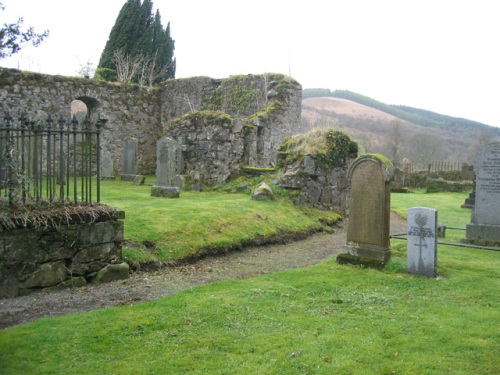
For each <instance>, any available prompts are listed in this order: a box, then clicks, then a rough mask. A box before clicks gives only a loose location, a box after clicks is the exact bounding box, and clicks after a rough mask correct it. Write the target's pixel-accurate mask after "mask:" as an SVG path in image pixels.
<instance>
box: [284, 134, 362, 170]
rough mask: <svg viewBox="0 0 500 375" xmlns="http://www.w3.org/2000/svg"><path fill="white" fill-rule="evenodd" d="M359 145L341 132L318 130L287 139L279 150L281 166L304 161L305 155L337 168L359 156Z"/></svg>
mask: <svg viewBox="0 0 500 375" xmlns="http://www.w3.org/2000/svg"><path fill="white" fill-rule="evenodd" d="M357 151H358V146H357V143H356V142H354V141H353V140H351V138H350V137H349V136H348V135H347V134H345V133H343V132H340V131H337V130H334V129H318V130H314V131H311V132H308V133H303V134H297V135H294V136H292V137H290V138H286V139H285V140H284V142H283V143H282V144H281V146H280V147H279V149H278V155H279V156H280V157H281V160H280V165H281V164H290V163H293V162H294V161H297V160H298V161H302V160H303V159H304V156H305V155H311V156H312V157H313V158H314V159H315V160H316V161H318V162H320V163H323V164H324V165H325V166H327V167H329V168H335V167H338V166H340V165H342V164H343V163H345V162H346V160H347V159H348V158H349V157H354V156H355V155H356V154H357Z"/></svg>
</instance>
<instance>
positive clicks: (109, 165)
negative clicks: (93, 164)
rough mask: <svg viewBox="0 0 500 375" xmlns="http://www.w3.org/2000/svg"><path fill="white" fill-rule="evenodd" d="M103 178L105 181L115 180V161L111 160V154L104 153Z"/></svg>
mask: <svg viewBox="0 0 500 375" xmlns="http://www.w3.org/2000/svg"><path fill="white" fill-rule="evenodd" d="M101 178H102V179H103V180H114V179H115V176H114V174H113V159H112V158H111V153H110V152H109V151H108V152H104V153H103V154H102V156H101Z"/></svg>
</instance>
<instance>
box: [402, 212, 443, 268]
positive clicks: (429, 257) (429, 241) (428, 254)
mask: <svg viewBox="0 0 500 375" xmlns="http://www.w3.org/2000/svg"><path fill="white" fill-rule="evenodd" d="M436 264H437V211H436V210H434V209H432V208H425V207H413V208H409V209H408V273H412V274H417V275H423V276H427V277H432V278H434V277H436Z"/></svg>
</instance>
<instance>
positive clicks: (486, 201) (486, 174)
mask: <svg viewBox="0 0 500 375" xmlns="http://www.w3.org/2000/svg"><path fill="white" fill-rule="evenodd" d="M474 171H475V172H476V189H475V190H476V196H475V200H474V208H473V209H472V218H471V223H470V224H468V225H467V227H466V235H465V236H466V238H465V239H463V240H462V242H466V243H473V244H477V245H495V244H498V243H500V142H495V143H490V144H488V145H486V146H485V147H484V148H483V149H482V150H481V151H480V152H479V153H478V155H477V157H476V162H475V164H474Z"/></svg>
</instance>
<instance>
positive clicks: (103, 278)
mask: <svg viewBox="0 0 500 375" xmlns="http://www.w3.org/2000/svg"><path fill="white" fill-rule="evenodd" d="M128 277H129V265H128V264H127V263H125V262H124V263H120V264H108V265H107V266H106V267H104V268H103V269H102V270H100V271H99V272H98V273H97V276H96V277H95V278H94V279H93V280H92V282H96V283H105V282H110V281H116V280H124V279H128Z"/></svg>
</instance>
